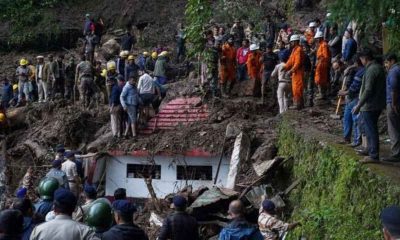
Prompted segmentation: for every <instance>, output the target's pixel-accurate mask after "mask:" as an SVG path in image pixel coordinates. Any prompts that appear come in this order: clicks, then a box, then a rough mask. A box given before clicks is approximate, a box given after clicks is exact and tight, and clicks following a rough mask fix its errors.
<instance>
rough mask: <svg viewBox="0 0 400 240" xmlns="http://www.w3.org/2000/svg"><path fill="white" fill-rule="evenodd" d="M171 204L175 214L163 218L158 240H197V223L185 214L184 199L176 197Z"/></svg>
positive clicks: (185, 202)
mask: <svg viewBox="0 0 400 240" xmlns="http://www.w3.org/2000/svg"><path fill="white" fill-rule="evenodd" d="M172 202H173V204H174V209H175V212H174V213H172V214H170V215H169V216H168V217H167V218H165V220H164V222H163V225H162V227H161V230H160V235H159V236H158V240H167V239H171V240H185V239H191V240H199V239H200V237H199V229H198V226H197V221H196V219H195V218H194V217H192V216H190V215H189V214H188V213H187V212H186V207H187V200H186V198H184V197H182V196H179V195H177V196H175V197H174V198H173V199H172ZM177 226H179V227H177Z"/></svg>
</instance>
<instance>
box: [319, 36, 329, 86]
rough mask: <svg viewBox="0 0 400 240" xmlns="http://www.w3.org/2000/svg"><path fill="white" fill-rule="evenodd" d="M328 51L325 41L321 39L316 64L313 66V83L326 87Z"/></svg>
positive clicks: (327, 83) (327, 80)
mask: <svg viewBox="0 0 400 240" xmlns="http://www.w3.org/2000/svg"><path fill="white" fill-rule="evenodd" d="M330 55H331V54H330V52H329V47H328V44H327V43H326V41H324V40H322V41H321V42H320V43H319V47H318V51H317V66H316V68H315V84H317V85H318V86H321V87H323V88H326V87H328V86H329V79H328V76H329V75H328V73H329V63H330V59H331V56H330Z"/></svg>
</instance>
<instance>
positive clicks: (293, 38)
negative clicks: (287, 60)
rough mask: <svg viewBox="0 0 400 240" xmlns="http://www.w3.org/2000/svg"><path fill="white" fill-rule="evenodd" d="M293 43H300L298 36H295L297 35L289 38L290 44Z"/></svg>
mask: <svg viewBox="0 0 400 240" xmlns="http://www.w3.org/2000/svg"><path fill="white" fill-rule="evenodd" d="M294 41H300V36H299V35H297V34H293V35H292V36H291V37H290V42H294Z"/></svg>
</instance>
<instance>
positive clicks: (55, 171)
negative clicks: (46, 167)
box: [46, 159, 69, 189]
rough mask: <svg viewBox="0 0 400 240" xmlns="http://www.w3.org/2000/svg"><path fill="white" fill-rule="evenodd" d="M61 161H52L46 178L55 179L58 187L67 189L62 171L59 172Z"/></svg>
mask: <svg viewBox="0 0 400 240" xmlns="http://www.w3.org/2000/svg"><path fill="white" fill-rule="evenodd" d="M61 165H62V160H59V159H58V160H54V161H53V163H52V166H53V167H52V168H51V169H50V171H49V172H48V173H47V174H46V177H52V178H55V179H57V181H58V184H59V185H60V187H62V188H65V189H69V184H68V178H67V175H66V174H65V172H64V171H62V170H61Z"/></svg>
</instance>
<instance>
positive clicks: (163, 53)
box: [159, 51, 168, 57]
mask: <svg viewBox="0 0 400 240" xmlns="http://www.w3.org/2000/svg"><path fill="white" fill-rule="evenodd" d="M159 56H160V57H165V56H168V52H167V51H162V52H161V53H160V55H159Z"/></svg>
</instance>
